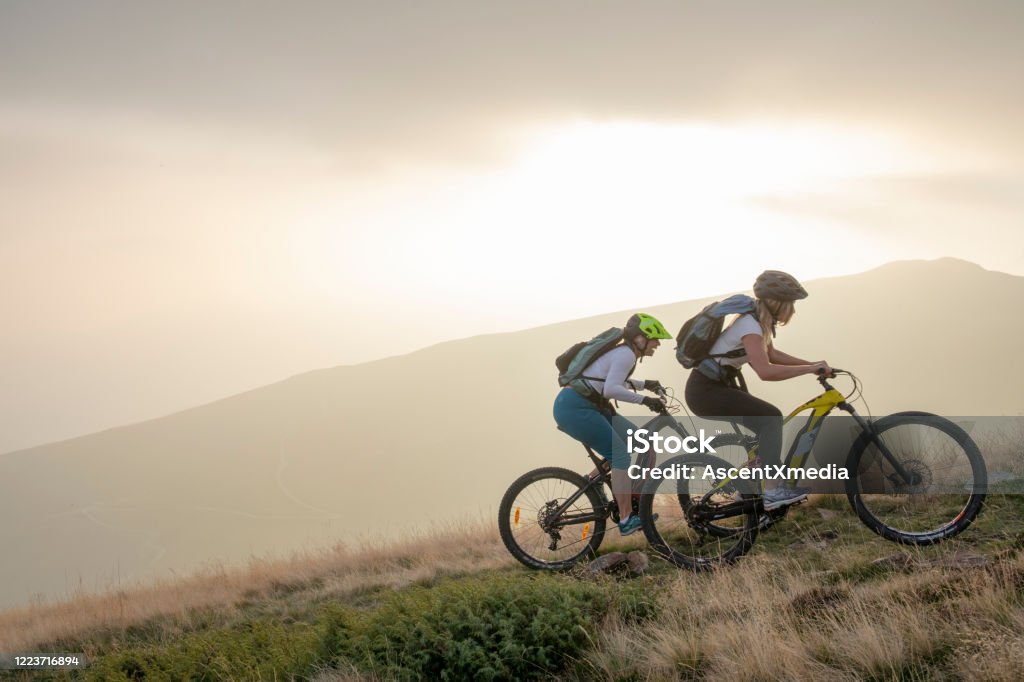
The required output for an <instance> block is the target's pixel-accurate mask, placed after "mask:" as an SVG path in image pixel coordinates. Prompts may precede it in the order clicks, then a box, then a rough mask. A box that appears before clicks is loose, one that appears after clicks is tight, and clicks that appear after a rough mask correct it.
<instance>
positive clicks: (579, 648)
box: [325, 575, 646, 680]
mask: <svg viewBox="0 0 1024 682" xmlns="http://www.w3.org/2000/svg"><path fill="white" fill-rule="evenodd" d="M637 603H638V602H631V606H629V607H626V608H627V610H630V609H632V610H633V611H638V610H642V608H641V607H638V606H637ZM612 605H613V601H612V599H610V597H609V592H608V588H607V587H602V586H599V585H595V584H590V583H580V582H575V581H569V580H565V579H564V578H558V577H555V576H544V575H538V576H530V577H529V578H523V577H521V576H519V577H509V576H492V577H488V578H471V579H462V580H453V581H449V582H446V583H442V584H440V585H436V586H434V587H432V588H429V589H428V588H422V587H414V588H411V589H408V590H404V591H402V592H397V593H394V594H392V595H389V596H388V597H386V598H385V599H384V600H383V601H382V602H381V604H380V605H379V606H378V607H377V608H376V609H374V610H373V611H370V612H368V613H364V614H353V613H352V612H342V613H339V614H338V615H337V616H336V617H335V618H334V619H333V621H332V622H333V626H332V627H331V628H329V632H328V633H327V634H326V635H325V638H326V639H327V640H328V641H329V642H331V644H330V646H331V647H333V648H335V649H336V653H337V654H338V655H340V656H342V657H344V658H346V659H348V660H349V661H350V662H352V663H355V664H357V665H359V666H360V667H363V668H365V669H368V670H369V671H371V672H374V673H376V674H380V675H383V676H386V677H389V678H402V679H419V678H426V679H442V680H445V679H453V680H454V679H480V680H503V679H521V678H526V677H536V676H541V675H550V674H551V673H553V672H557V671H559V670H562V669H563V668H564V667H565V665H566V664H567V663H568V662H569V661H570V660H571V659H572V658H573V657H574V656H579V655H581V654H582V652H583V650H584V648H585V647H586V646H587V644H588V642H589V641H590V639H591V637H592V635H593V632H594V630H595V624H596V621H598V620H599V619H600V617H601V616H602V615H603V614H604V613H606V612H607V610H608V609H609V607H611V606H612ZM643 608H646V607H643Z"/></svg>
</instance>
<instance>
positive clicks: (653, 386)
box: [644, 379, 665, 395]
mask: <svg viewBox="0 0 1024 682" xmlns="http://www.w3.org/2000/svg"><path fill="white" fill-rule="evenodd" d="M644 390H645V391H650V392H651V393H657V394H659V395H660V394H662V393H664V392H665V387H664V386H662V385H661V382H660V381H658V380H657V379H644Z"/></svg>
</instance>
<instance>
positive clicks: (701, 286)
mask: <svg viewBox="0 0 1024 682" xmlns="http://www.w3.org/2000/svg"><path fill="white" fill-rule="evenodd" d="M1022 20H1024V5H1021V3H1019V2H1006V3H991V2H988V3H986V2H958V3H942V2H921V3H911V2H902V3H888V2H878V3H867V2H858V3H853V2H845V3H839V2H832V3H820V2H809V1H805V2H772V3H763V2H750V3H740V2H731V3H715V2H690V3H687V2H630V3H625V2H593V1H587V2H582V1H581V2H523V1H519V2H514V3H513V2H508V3H479V2H469V1H466V2H429V3H422V2H373V3H371V2H364V3H342V2H294V3H287V4H284V3H280V2H263V3H259V2H249V1H247V2H218V3H209V2H191V3H190V2H174V3H139V2H127V1H126V2H78V1H75V2H39V1H35V0H32V1H26V2H18V1H13V0H5V1H4V2H2V3H0V286H2V288H3V291H4V296H3V298H0V313H2V315H3V319H4V321H5V329H4V334H3V338H2V340H0V373H2V375H3V377H4V381H3V383H2V384H0V411H2V414H4V424H3V429H2V431H0V452H3V451H5V450H9V449H12V448H16V447H23V446H28V445H31V444H35V443H39V442H43V441H47V440H52V439H55V438H61V437H67V436H71V435H76V434H78V433H84V432H87V431H91V430H95V429H98V428H102V427H107V426H113V425H117V424H121V423H126V422H130V421H134V420H138V419H142V418H146V417H150V416H155V415H158V414H162V413H166V412H168V411H172V410H176V409H180V408H183V407H188V406H191V405H194V404H197V403H199V402H203V401H207V400H211V399H215V398H217V397H221V396H224V395H228V394H230V393H233V392H237V391H240V390H243V389H246V388H250V387H254V386H257V385H260V384H263V383H267V382H269V381H272V380H275V379H279V378H283V377H285V376H288V375H290V374H293V373H296V372H300V371H303V370H307V369H313V368H316V367H322V366H329V365H336V364H347V363H351V362H359V361H364V360H367V359H372V358H376V357H381V356H384V355H389V354H393V353H396V352H405V351H409V350H412V349H415V348H418V347H421V346H424V345H427V344H429V343H433V342H436V341H439V340H443V339H448V338H453V337H460V336H468V335H472V334H476V333H481V332H488V331H500V330H509V329H518V328H522V327H526V326H531V325H536V324H543V323H547V322H553V321H557V320H562V319H566V318H576V317H582V316H585V315H590V314H595V313H599V312H605V311H608V310H616V309H630V308H636V307H640V306H643V305H648V304H653V303H659V302H667V301H674V300H681V299H686V298H694V297H698V296H703V295H710V294H714V293H718V292H723V291H728V290H734V289H739V288H744V287H747V286H749V284H750V282H751V280H752V279H753V277H754V275H756V274H757V272H759V271H760V270H762V269H764V268H766V267H775V268H785V269H789V270H791V271H793V272H794V273H795V274H798V275H799V276H801V277H805V278H813V277H820V276H826V275H832V274H844V273H850V272H855V271H859V270H864V269H867V268H870V267H873V266H875V265H878V264H880V263H883V262H887V261H890V260H896V259H904V258H935V257H939V256H948V255H954V256H959V257H962V258H966V259H969V260H973V261H975V262H978V263H980V264H982V265H984V266H985V267H989V268H992V269H999V270H1003V271H1007V272H1011V273H1015V274H1024V239H1022V238H1021V237H1020V236H1019V234H1020V228H1021V227H1022V225H1021V217H1020V216H1021V215H1022V212H1021V209H1022V208H1024V198H1022V197H1024V172H1022V163H1024V162H1022V161H1021V159H1024V89H1022V88H1021V87H1020V83H1021V82H1024V73H1022V71H1024V68H1022V64H1024V47H1022V46H1021V44H1022V42H1024V41H1021V40H1020V36H1021V35H1022V34H1024V30H1022V29H1024V21H1022ZM667 322H668V323H669V325H670V326H673V327H674V326H676V325H678V324H679V323H680V322H681V320H671V321H667ZM558 350H560V349H553V351H555V352H557V351H558ZM453 369H457V368H453Z"/></svg>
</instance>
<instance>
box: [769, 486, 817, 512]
mask: <svg viewBox="0 0 1024 682" xmlns="http://www.w3.org/2000/svg"><path fill="white" fill-rule="evenodd" d="M761 499H762V501H763V502H764V508H765V509H766V510H769V511H770V510H772V509H778V508H779V507H785V506H786V505H789V504H796V503H797V502H802V501H803V500H806V499H807V493H806V492H804V491H803V490H800V489H797V490H794V489H792V488H785V487H782V486H779V487H778V488H772V489H771V490H766V491H765V492H764V495H763V496H762V498H761Z"/></svg>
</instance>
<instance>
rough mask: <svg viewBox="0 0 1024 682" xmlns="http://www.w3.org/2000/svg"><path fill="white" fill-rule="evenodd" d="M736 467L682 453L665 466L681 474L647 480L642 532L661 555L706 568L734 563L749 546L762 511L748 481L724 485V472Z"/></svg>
mask: <svg viewBox="0 0 1024 682" xmlns="http://www.w3.org/2000/svg"><path fill="white" fill-rule="evenodd" d="M734 466H736V465H735V464H730V463H729V462H726V461H725V460H722V459H719V458H717V457H712V456H710V455H701V454H693V455H680V456H678V457H673V458H671V459H669V460H667V461H666V462H665V463H664V464H662V465H661V468H662V469H663V470H666V471H671V470H676V471H679V472H680V476H679V478H677V479H674V480H671V479H670V480H654V481H649V482H648V485H647V487H646V488H645V489H644V495H643V496H642V497H641V498H640V518H641V519H642V520H643V522H644V534H645V535H646V536H647V541H648V542H650V543H651V546H652V547H653V548H654V550H655V551H656V552H657V553H658V554H659V555H661V556H662V557H663V558H665V559H668V560H669V561H671V562H672V563H673V564H675V565H676V566H679V567H681V568H688V569H690V570H693V571H703V570H707V569H710V568H714V567H715V566H718V565H720V564H724V563H731V562H733V561H735V560H736V559H738V558H739V557H740V556H742V555H743V554H745V553H746V552H747V551H748V550H749V549H750V547H751V546H752V545H753V543H754V539H755V538H756V537H757V530H758V525H757V517H758V515H757V512H756V507H755V505H754V503H753V502H752V498H753V497H754V495H753V493H752V492H750V491H749V490H748V488H749V486H748V485H744V484H745V483H749V481H739V480H734V481H730V482H728V483H725V484H724V485H723V482H724V475H725V472H727V471H728V470H729V468H730V467H734ZM684 474H685V475H684ZM708 493H711V494H708ZM655 514H657V517H655V516H654V515H655Z"/></svg>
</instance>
